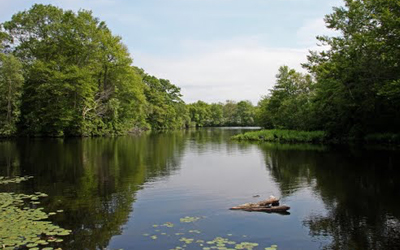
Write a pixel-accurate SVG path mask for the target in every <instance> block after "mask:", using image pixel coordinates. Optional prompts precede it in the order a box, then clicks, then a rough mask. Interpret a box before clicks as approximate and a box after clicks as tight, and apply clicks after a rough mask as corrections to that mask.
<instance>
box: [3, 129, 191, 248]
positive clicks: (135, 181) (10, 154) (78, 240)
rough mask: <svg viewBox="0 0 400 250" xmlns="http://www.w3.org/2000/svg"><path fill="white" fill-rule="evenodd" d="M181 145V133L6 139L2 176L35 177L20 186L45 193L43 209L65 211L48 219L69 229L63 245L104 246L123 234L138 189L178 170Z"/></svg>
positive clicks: (72, 246) (81, 246) (182, 146)
mask: <svg viewBox="0 0 400 250" xmlns="http://www.w3.org/2000/svg"><path fill="white" fill-rule="evenodd" d="M183 149H184V141H183V134H181V133H168V134H162V135H149V136H140V137H117V138H94V139H93V138H92V139H65V140H62V139H54V140H49V139H34V140H19V141H4V142H1V143H0V152H1V155H0V166H1V168H0V175H5V176H13V175H32V176H35V178H34V179H32V180H31V181H28V182H26V183H21V184H20V185H19V186H20V188H21V189H22V190H18V191H22V192H25V193H32V192H35V191H41V192H45V193H47V194H49V198H48V199H47V200H44V201H43V202H42V204H43V205H44V207H45V208H46V209H48V210H52V211H55V210H57V209H63V210H64V211H65V212H64V213H62V214H59V215H57V216H55V217H54V218H53V219H52V220H53V221H54V222H55V223H56V224H59V225H62V226H63V227H65V228H68V229H71V230H72V232H73V233H72V235H71V236H68V237H67V238H65V241H64V242H65V243H64V245H63V248H64V249H105V248H106V247H107V246H108V244H109V241H110V239H111V237H112V236H114V235H118V234H121V232H122V226H123V225H124V224H125V223H126V222H127V220H128V218H129V214H130V213H131V212H132V204H133V203H134V201H135V194H136V192H137V191H138V190H139V189H141V188H142V185H143V184H144V183H145V182H147V181H149V180H153V179H155V178H162V177H166V176H168V175H170V174H171V173H172V172H174V171H176V170H177V168H178V166H179V161H180V155H181V152H182V150H183ZM0 191H1V190H0ZM3 191H4V190H3ZM7 191H16V190H7Z"/></svg>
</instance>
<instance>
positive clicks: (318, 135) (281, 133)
mask: <svg viewBox="0 0 400 250" xmlns="http://www.w3.org/2000/svg"><path fill="white" fill-rule="evenodd" d="M232 139H234V140H240V141H241V140H243V141H272V142H308V143H322V142H325V141H327V134H326V133H325V132H324V131H297V130H280V129H270V130H259V131H251V132H246V133H243V134H238V135H235V136H233V137H232Z"/></svg>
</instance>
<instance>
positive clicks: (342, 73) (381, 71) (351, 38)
mask: <svg viewBox="0 0 400 250" xmlns="http://www.w3.org/2000/svg"><path fill="white" fill-rule="evenodd" d="M325 21H326V24H327V27H328V28H330V29H334V30H336V31H339V32H340V35H339V36H336V37H319V40H320V41H321V42H322V43H323V44H325V45H328V47H329V49H328V50H327V51H323V52H319V53H318V52H313V53H311V54H310V56H309V57H308V63H307V64H306V65H305V66H306V67H307V68H308V69H309V70H310V72H311V73H312V74H313V76H314V77H315V79H316V81H317V84H316V86H315V88H316V93H315V95H316V97H315V107H316V117H318V118H319V127H320V128H324V129H327V130H328V131H329V132H330V133H331V134H333V135H339V136H342V135H344V136H346V135H350V136H355V137H361V136H362V135H364V134H366V133H371V132H399V131H400V130H399V128H400V102H399V101H400V97H399V96H400V95H399V94H400V84H399V79H400V46H399V41H400V29H399V27H400V11H399V6H398V2H397V1H391V0H364V1H360V0H346V1H345V6H344V7H339V8H334V12H333V13H332V14H330V15H327V16H326V18H325Z"/></svg>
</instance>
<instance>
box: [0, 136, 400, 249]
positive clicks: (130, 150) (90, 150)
mask: <svg viewBox="0 0 400 250" xmlns="http://www.w3.org/2000/svg"><path fill="white" fill-rule="evenodd" d="M241 131H242V130H240V129H202V130H192V131H179V132H173V133H164V134H152V135H142V136H126V137H118V138H94V139H65V140H61V139H35V140H32V139H31V140H18V141H3V142H0V175H3V176H4V175H5V176H13V175H33V176H34V177H35V178H34V179H32V180H29V181H27V182H24V183H21V184H18V185H9V186H7V187H4V186H3V187H1V190H0V191H15V192H24V193H32V192H36V191H40V192H45V193H47V194H49V197H48V198H46V199H45V200H43V202H42V205H43V206H45V207H46V209H47V210H48V211H55V210H58V209H63V210H64V213H60V214H58V215H56V216H54V217H52V218H53V221H54V222H55V223H56V224H58V225H60V226H62V227H64V228H67V229H71V230H73V234H72V235H70V236H68V237H66V238H64V239H65V241H64V243H63V245H62V248H63V249H74V250H75V249H125V250H127V249H145V250H147V249H149V250H153V249H154V250H156V249H157V250H158V249H173V248H175V247H176V246H182V245H183V244H184V243H183V242H180V241H179V239H180V238H181V237H186V238H194V239H195V240H198V239H201V240H206V241H207V240H212V239H214V238H215V237H217V236H220V237H225V238H229V239H231V240H233V241H236V242H242V241H248V242H255V243H258V244H259V246H258V247H256V248H254V249H262V250H264V248H265V247H269V246H271V245H272V244H276V245H278V249H400V178H399V177H400V151H398V150H395V149H384V148H360V147H346V148H337V147H336V148H332V147H327V146H316V145H282V144H270V143H263V144H250V143H238V142H234V141H230V140H229V137H230V136H231V135H233V134H236V133H239V132H241ZM271 194H273V195H275V196H279V197H281V198H282V202H283V203H285V204H287V205H289V206H291V210H290V215H279V214H266V213H248V212H242V211H230V210H228V208H229V207H231V206H234V205H238V204H242V203H247V202H256V201H259V200H261V199H263V198H267V197H268V196H269V195H271ZM253 195H260V196H261V197H259V198H254V197H253ZM185 216H199V217H201V219H200V220H198V221H196V222H194V223H180V220H179V219H180V218H182V217H185ZM203 216H204V217H203ZM165 222H172V223H174V225H175V226H174V227H172V228H167V227H153V225H161V224H163V223H165ZM0 224H1V223H0ZM0 226H1V225H0ZM189 230H198V231H199V232H200V233H198V232H197V231H196V232H193V231H191V232H189ZM176 233H184V234H183V235H176ZM143 234H150V235H157V239H155V240H154V239H151V238H150V237H146V236H144V235H143ZM204 247H206V246H204ZM186 249H203V247H201V246H199V244H197V243H192V244H188V245H187V247H186Z"/></svg>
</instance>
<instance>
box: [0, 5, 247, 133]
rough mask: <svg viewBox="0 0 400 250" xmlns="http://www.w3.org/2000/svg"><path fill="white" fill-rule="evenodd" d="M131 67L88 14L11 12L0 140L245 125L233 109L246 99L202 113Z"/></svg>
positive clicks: (4, 28) (36, 9)
mask: <svg viewBox="0 0 400 250" xmlns="http://www.w3.org/2000/svg"><path fill="white" fill-rule="evenodd" d="M132 63H133V61H132V59H131V57H130V55H129V53H128V50H127V48H126V46H125V45H124V44H123V43H122V42H121V37H119V36H115V35H113V34H112V32H111V30H110V29H109V28H108V27H107V25H106V24H105V23H104V22H102V21H100V20H99V19H97V18H95V17H93V15H92V13H91V12H90V11H85V10H80V11H78V12H76V13H75V12H73V11H65V10H63V9H60V8H58V7H55V6H52V5H42V4H35V5H33V6H32V8H31V9H29V10H27V11H22V12H19V13H16V14H15V15H13V16H12V18H11V20H10V21H7V22H4V23H2V24H0V136H12V135H28V136H96V135H107V134H123V133H126V132H130V131H133V130H138V129H155V130H159V129H178V128H184V127H189V126H191V124H192V125H193V124H195V125H196V126H205V125H210V126H213V125H218V126H219V125H239V124H246V125H247V124H252V122H250V120H249V118H248V117H247V115H248V114H247V113H245V112H242V111H241V110H242V109H243V108H244V109H246V108H247V105H248V103H247V102H244V103H238V104H235V103H233V102H229V104H228V103H227V104H226V105H224V107H225V106H226V108H224V109H226V111H225V110H224V112H222V111H221V114H219V113H218V112H219V111H218V112H214V109H215V108H217V109H218V110H219V109H220V108H222V106H221V105H220V104H215V105H208V104H204V105H205V106H207V107H208V106H210V107H211V106H212V107H213V108H212V109H210V108H205V111H204V112H205V113H204V114H203V113H201V112H203V110H202V111H200V110H201V108H200V106H201V105H200V104H199V103H200V102H199V103H198V104H193V105H192V104H191V105H186V104H185V102H184V101H183V100H182V99H181V97H182V95H181V92H180V91H181V90H180V88H179V87H177V86H175V85H174V84H172V83H171V82H170V81H168V80H165V79H158V78H157V77H155V76H151V75H149V74H147V73H146V72H145V71H144V70H142V69H140V68H137V67H134V66H132ZM239 104H240V105H239ZM228 106H229V107H228ZM242 106H243V107H242ZM195 110H198V112H197V111H195ZM211 110H213V112H211ZM196 112H197V113H196ZM227 112H231V113H229V115H228V113H227ZM235 112H242V113H243V114H244V115H246V117H242V118H239V117H237V115H235V114H234V113H235ZM246 112H247V111H246ZM195 113H196V114H195ZM200 113H201V114H200ZM217 113H218V114H217ZM222 114H226V115H225V116H223V117H221V118H220V117H219V115H222ZM211 115H213V117H211ZM214 118H215V122H213V120H212V119H214ZM217 119H218V121H217Z"/></svg>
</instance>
